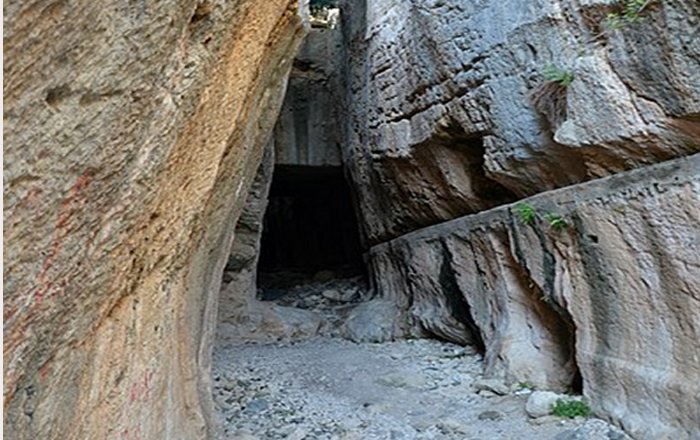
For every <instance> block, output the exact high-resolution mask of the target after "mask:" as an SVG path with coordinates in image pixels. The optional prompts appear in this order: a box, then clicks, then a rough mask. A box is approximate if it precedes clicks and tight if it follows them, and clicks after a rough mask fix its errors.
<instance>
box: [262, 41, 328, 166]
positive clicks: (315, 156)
mask: <svg viewBox="0 0 700 440" xmlns="http://www.w3.org/2000/svg"><path fill="white" fill-rule="evenodd" d="M340 37H341V36H340V33H339V30H338V29H312V30H311V32H309V34H308V35H307V37H306V40H304V44H303V45H302V46H301V49H300V51H299V54H298V55H297V58H296V59H295V60H294V65H293V68H292V72H291V74H290V77H289V87H288V89H287V96H286V97H285V99H284V104H283V106H282V111H281V112H280V117H279V120H278V121H277V125H276V126H275V163H276V164H279V165H303V166H340V131H339V126H340V123H339V121H338V119H337V110H338V109H337V106H336V100H337V98H338V90H336V89H337V87H338V84H339V78H338V76H337V69H338V65H339V63H338V58H337V57H338V53H339V46H340V44H341V41H342V40H341V38H340Z"/></svg>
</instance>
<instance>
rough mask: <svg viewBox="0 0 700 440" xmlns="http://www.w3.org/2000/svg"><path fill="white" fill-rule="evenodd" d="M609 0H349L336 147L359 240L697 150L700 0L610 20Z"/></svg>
mask: <svg viewBox="0 0 700 440" xmlns="http://www.w3.org/2000/svg"><path fill="white" fill-rule="evenodd" d="M614 10H616V7H615V4H614V2H611V1H608V0H590V1H585V2H576V1H572V0H558V1H547V2H522V1H515V0H513V1H505V2H504V1H482V2H465V1H458V0H447V1H444V0H439V1H437V0H435V1H405V0H391V1H385V2H364V1H359V2H355V1H348V2H346V4H345V7H344V8H343V16H342V17H343V27H344V29H343V33H344V34H345V35H346V44H345V47H344V50H345V54H344V55H343V56H341V59H342V60H346V63H345V66H344V67H343V69H344V78H345V79H346V81H347V84H346V87H345V89H346V90H347V96H345V99H344V101H343V102H342V106H341V108H342V109H343V115H344V119H346V121H347V122H346V125H345V127H344V133H345V134H344V137H345V138H344V141H343V144H344V148H345V151H344V156H345V162H346V164H347V165H348V166H349V167H350V169H351V171H352V175H353V180H354V181H355V182H356V185H357V190H358V194H359V197H358V200H359V209H360V213H361V215H362V217H363V219H364V222H363V223H364V225H365V228H366V235H367V239H368V242H369V243H370V244H375V243H378V242H381V241H385V240H387V239H390V238H392V237H396V236H398V235H400V234H403V233H406V232H410V231H411V230H415V229H417V228H420V227H424V226H427V225H430V224H434V223H438V222H440V221H444V220H449V219H451V218H455V217H458V216H460V215H465V214H468V213H473V212H478V211H481V210H483V209H487V208H490V207H493V206H497V205H499V204H502V203H504V202H508V201H514V200H516V199H518V198H522V197H524V196H529V195H532V194H535V193H538V192H541V191H545V190H549V189H553V188H558V187H561V186H566V185H570V184H573V183H577V182H582V181H585V180H588V179H593V178H599V177H603V176H606V175H609V174H612V173H616V172H620V171H624V170H628V169H632V168H635V167H638V166H644V165H648V164H651V163H657V162H661V161H664V160H668V159H672V158H674V157H679V156H683V155H687V154H691V153H693V152H698V151H700V142H698V139H699V138H700V121H699V119H698V115H699V114H700V78H699V77H698V75H694V74H692V73H693V72H697V71H700V56H699V55H700V41H698V39H697V38H693V37H691V36H690V35H691V34H693V33H692V32H690V33H689V32H688V29H695V28H697V26H698V22H699V21H700V5H699V4H698V3H697V2H688V1H685V0H664V1H653V2H649V5H648V6H647V7H646V8H645V9H644V10H643V11H642V12H641V13H640V15H641V19H640V20H638V21H637V22H634V23H631V24H628V25H626V26H622V27H620V28H617V29H607V30H606V24H605V20H606V15H607V14H608V13H609V12H612V11H614ZM608 27H609V26H608ZM550 65H551V66H554V67H556V69H558V70H559V71H560V72H564V73H570V74H571V75H573V81H572V82H571V84H570V85H569V86H568V87H566V86H563V85H561V84H558V83H556V81H554V82H552V81H549V82H548V81H547V78H545V77H544V76H543V72H544V71H545V70H546V69H547V67H549V66H550Z"/></svg>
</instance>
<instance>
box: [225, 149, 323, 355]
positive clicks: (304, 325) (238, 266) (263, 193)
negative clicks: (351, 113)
mask: <svg viewBox="0 0 700 440" xmlns="http://www.w3.org/2000/svg"><path fill="white" fill-rule="evenodd" d="M273 144H274V139H273V140H271V141H270V143H268V145H267V146H266V147H265V153H264V155H263V159H262V162H261V163H260V166H259V168H258V171H257V173H256V175H255V179H254V181H253V185H252V186H251V188H250V191H249V193H248V197H247V199H246V202H245V206H244V207H243V212H242V213H241V216H240V218H239V219H238V223H236V229H235V233H234V237H235V240H234V241H233V247H232V248H231V254H230V256H229V258H228V262H227V264H226V268H225V274H224V277H223V283H222V285H221V296H220V298H219V311H218V323H217V329H216V338H217V340H218V344H224V343H226V342H228V341H236V342H250V341H257V342H269V341H278V340H293V339H298V338H304V337H309V336H312V335H314V334H315V333H316V331H317V330H318V328H319V326H320V324H321V321H320V317H319V316H318V315H316V314H314V313H312V312H308V311H306V310H300V309H293V308H290V307H280V306H276V305H274V304H271V303H269V302H267V303H266V302H261V301H258V299H257V297H256V293H257V269H258V261H259V259H260V240H261V234H262V227H263V216H264V214H265V209H266V208H267V205H268V193H269V191H270V184H271V183H272V172H273V168H274V163H273V162H274V156H275V154H274V145H273Z"/></svg>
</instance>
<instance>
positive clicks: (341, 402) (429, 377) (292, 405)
mask: <svg viewBox="0 0 700 440" xmlns="http://www.w3.org/2000/svg"><path fill="white" fill-rule="evenodd" d="M480 372H481V358H480V356H479V355H478V354H476V353H474V352H473V351H471V350H470V349H465V348H463V347H459V346H456V345H452V344H447V343H442V342H439V341H432V340H408V341H400V342H392V343H384V344H369V343H366V344H356V343H353V342H349V341H346V340H343V339H331V338H318V339H314V340H309V341H304V342H300V343H296V344H269V345H261V344H257V345H256V344H249V345H228V346H224V347H218V349H217V351H216V352H215V354H214V371H213V376H214V399H215V402H216V406H217V416H218V418H219V421H220V423H221V425H222V427H223V434H222V436H221V437H220V438H222V439H238V440H243V439H246V440H251V439H261V440H263V439H291V440H303V439H307V440H310V439H338V440H370V439H381V440H384V439H473V440H477V439H478V440H492V439H504V440H505V439H519V440H520V439H553V440H623V439H626V438H627V437H626V436H625V435H624V434H622V433H621V432H620V431H619V430H617V429H616V428H613V427H611V426H609V425H607V424H606V423H604V422H603V421H601V420H596V419H588V420H584V419H575V420H568V419H566V420H563V419H559V418H555V417H553V416H547V417H543V418H538V419H531V418H529V417H528V415H527V414H526V412H525V409H524V408H525V403H526V401H527V398H528V393H529V390H516V391H513V392H508V394H506V395H498V394H496V393H494V392H492V391H488V390H483V389H484V388H489V387H488V386H484V385H488V383H487V382H484V381H483V379H482V377H481V374H480ZM479 389H482V390H481V391H480V390H479ZM501 392H503V390H501Z"/></svg>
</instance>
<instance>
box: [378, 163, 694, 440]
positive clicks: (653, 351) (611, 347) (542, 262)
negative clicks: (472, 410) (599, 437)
mask: <svg viewBox="0 0 700 440" xmlns="http://www.w3.org/2000/svg"><path fill="white" fill-rule="evenodd" d="M698 170H700V155H694V156H692V157H689V158H685V159H677V160H675V161H671V162H667V163H664V164H659V165H654V166H650V167H648V168H644V169H640V170H635V171H631V172H627V173H622V174H619V175H616V176H613V177H609V178H606V179H601V180H597V181H594V182H590V183H587V184H582V185H578V186H574V187H571V188H564V189H560V190H557V191H552V192H549V193H545V194H541V195H538V196H536V197H534V198H532V199H528V200H527V201H526V202H527V203H529V204H530V205H531V206H532V207H533V209H535V212H536V216H535V218H534V220H533V221H532V222H531V223H530V224H523V222H522V216H521V215H520V214H519V209H518V207H517V206H513V205H509V206H504V207H499V208H496V209H493V210H490V211H487V212H483V213H479V214H475V215H472V216H467V217H464V218H461V219H456V220H453V221H450V222H446V223H443V224H440V225H435V226H432V227H429V228H425V229H423V230H421V231H417V232H414V233H411V234H407V235H404V236H402V237H400V238H397V239H395V240H392V241H390V242H388V243H385V244H382V245H378V246H375V247H374V248H372V250H371V252H370V260H371V263H372V269H373V274H374V283H375V287H376V288H377V289H378V290H379V292H380V293H381V294H382V296H383V297H384V298H388V299H393V300H394V302H395V303H397V304H400V305H401V306H402V308H403V310H404V316H403V317H399V319H397V320H396V321H397V322H396V323H395V332H396V333H395V335H399V336H400V335H402V334H411V333H413V334H418V335H425V334H426V333H427V334H432V335H435V336H439V337H441V338H446V339H449V340H453V341H457V342H468V341H469V339H470V338H472V339H474V338H475V336H476V338H477V339H480V340H481V341H483V345H484V349H485V362H486V373H487V374H491V375H497V376H502V377H505V378H506V379H507V380H509V381H511V382H517V381H529V382H532V383H534V384H536V385H538V386H541V387H561V386H564V385H567V384H571V382H572V379H573V378H574V376H575V373H576V365H575V363H574V360H575V362H576V364H578V368H579V370H580V374H581V377H582V378H583V391H584V394H585V395H586V396H587V397H588V398H590V400H591V402H592V406H593V409H594V410H595V411H596V413H597V414H599V415H601V416H607V417H610V418H611V419H612V420H614V421H616V422H618V423H619V424H621V425H622V426H623V427H624V428H625V429H626V430H628V431H629V432H630V433H631V434H633V435H634V436H635V437H636V438H640V439H656V438H682V439H693V438H696V437H697V433H698V426H700V414H699V413H698V408H700V400H699V399H700V387H699V384H700V364H698V361H697V357H698V341H699V340H700V296H699V295H698V294H699V292H700V271H698V267H699V266H700V261H698V256H697V252H696V249H697V246H698V245H699V244H700V226H699V225H700V210H699V208H698V207H700V179H699V178H698ZM548 212H549V213H553V214H556V215H558V216H560V218H561V219H563V220H564V221H565V222H566V226H562V227H555V226H552V225H553V222H552V220H551V219H552V218H553V217H552V216H547V213H548ZM401 318H403V319H401ZM475 329H477V330H476V331H475ZM574 329H575V330H574ZM474 333H476V334H475V335H474ZM574 348H575V350H574Z"/></svg>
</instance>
